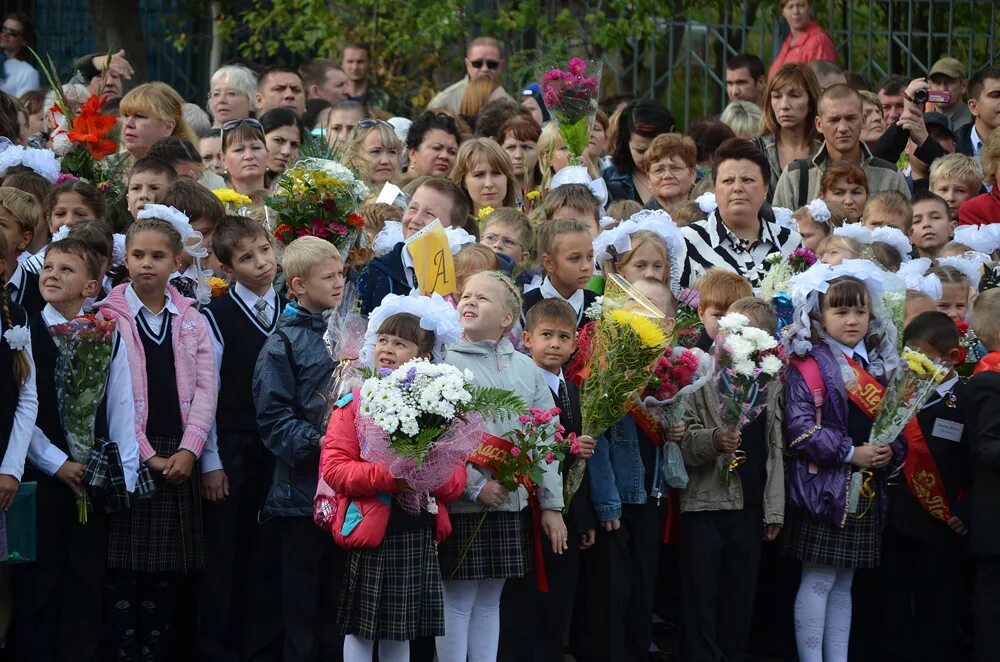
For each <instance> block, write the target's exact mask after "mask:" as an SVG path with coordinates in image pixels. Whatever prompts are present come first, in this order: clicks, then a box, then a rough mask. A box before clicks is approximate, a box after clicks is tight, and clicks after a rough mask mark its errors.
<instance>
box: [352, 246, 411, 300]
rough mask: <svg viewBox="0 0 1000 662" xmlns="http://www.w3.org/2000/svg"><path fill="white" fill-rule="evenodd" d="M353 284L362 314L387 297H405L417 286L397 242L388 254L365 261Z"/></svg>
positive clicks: (408, 254)
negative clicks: (389, 295) (366, 263)
mask: <svg viewBox="0 0 1000 662" xmlns="http://www.w3.org/2000/svg"><path fill="white" fill-rule="evenodd" d="M355 285H356V286H357V289H358V302H359V304H360V306H361V314H362V315H368V314H370V313H371V312H372V311H373V310H375V309H376V308H378V306H379V305H380V304H381V303H382V299H384V298H385V295H387V294H399V295H404V296H405V295H407V294H409V293H410V291H411V290H413V289H414V288H415V287H416V286H417V278H416V272H415V270H414V267H413V258H411V257H410V253H409V251H408V250H406V244H405V243H404V242H402V241H401V242H399V243H398V244H396V245H395V246H394V247H393V249H392V251H390V252H389V253H386V254H385V255H383V256H381V257H377V258H375V259H374V260H372V261H371V262H369V263H368V265H367V266H365V267H364V268H363V269H362V270H361V271H360V273H359V274H358V276H357V280H356V281H355Z"/></svg>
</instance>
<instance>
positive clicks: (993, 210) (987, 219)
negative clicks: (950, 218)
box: [958, 186, 1000, 225]
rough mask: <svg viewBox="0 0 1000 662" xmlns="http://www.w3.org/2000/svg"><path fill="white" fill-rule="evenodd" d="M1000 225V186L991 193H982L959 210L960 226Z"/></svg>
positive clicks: (964, 203)
mask: <svg viewBox="0 0 1000 662" xmlns="http://www.w3.org/2000/svg"><path fill="white" fill-rule="evenodd" d="M991 223H1000V186H994V187H993V191H992V192H991V193H980V194H979V195H977V196H976V197H974V198H970V199H969V200H966V201H965V202H963V203H962V206H961V207H959V208H958V224H959V225H990V224H991Z"/></svg>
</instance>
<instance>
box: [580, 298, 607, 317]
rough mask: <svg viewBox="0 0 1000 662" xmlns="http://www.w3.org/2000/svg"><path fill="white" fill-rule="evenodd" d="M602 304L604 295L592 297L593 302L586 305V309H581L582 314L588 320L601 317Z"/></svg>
mask: <svg viewBox="0 0 1000 662" xmlns="http://www.w3.org/2000/svg"><path fill="white" fill-rule="evenodd" d="M603 305H604V297H597V298H596V299H594V303H592V304H590V305H589V306H587V309H586V310H584V311H583V316H584V317H586V318H587V319H589V320H599V319H601V307H602V306H603Z"/></svg>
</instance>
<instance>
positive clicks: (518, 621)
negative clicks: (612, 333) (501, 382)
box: [498, 368, 597, 662]
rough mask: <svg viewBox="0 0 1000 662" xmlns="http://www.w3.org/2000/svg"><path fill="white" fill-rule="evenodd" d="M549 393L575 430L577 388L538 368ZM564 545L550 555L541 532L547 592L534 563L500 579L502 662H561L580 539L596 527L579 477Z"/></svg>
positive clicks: (568, 462)
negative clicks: (521, 572)
mask: <svg viewBox="0 0 1000 662" xmlns="http://www.w3.org/2000/svg"><path fill="white" fill-rule="evenodd" d="M539 372H540V373H541V374H542V377H543V378H544V379H545V382H546V384H547V385H548V387H549V390H550V391H551V392H552V398H553V400H554V401H555V403H556V406H557V407H559V409H560V410H561V411H560V414H559V423H560V424H561V425H562V426H563V427H564V428H566V433H567V434H569V433H575V434H577V435H579V434H580V433H581V432H580V423H581V420H582V419H581V416H580V392H579V390H578V389H577V387H576V386H575V385H573V384H571V383H569V382H568V381H567V380H566V379H565V378H564V376H563V374H562V372H561V371H560V374H558V375H555V374H553V373H551V372H549V371H548V370H543V369H541V368H539ZM578 461H580V460H578V459H577V458H576V457H574V456H568V457H567V458H566V459H565V460H564V461H563V466H562V472H563V480H564V481H565V479H566V472H567V471H569V468H570V467H571V466H572V465H573V463H574V462H578ZM564 519H565V521H566V530H567V545H568V548H567V549H566V551H565V552H563V553H562V554H553V553H552V545H551V543H550V541H549V540H548V539H547V538H545V537H544V536H543V537H542V555H543V559H544V563H545V575H546V578H547V579H548V585H549V590H548V592H547V593H542V592H539V591H538V588H537V584H536V581H537V573H538V569H537V568H535V569H533V570H532V571H531V572H529V573H528V574H527V575H525V576H524V577H521V578H516V579H509V580H507V583H506V584H504V589H503V598H502V600H501V602H500V655H499V658H498V659H500V660H502V661H503V662H562V660H563V659H564V657H565V654H564V650H563V648H564V638H565V634H566V629H567V628H568V627H569V624H570V620H571V618H572V615H573V605H574V599H575V596H576V587H577V579H578V578H579V575H580V553H581V550H580V541H581V539H582V538H583V536H584V534H585V533H586V532H587V531H588V530H592V529H595V528H596V527H597V520H596V519H595V517H594V508H593V504H592V503H591V501H590V485H589V482H588V481H587V480H586V479H584V481H583V483H582V484H581V485H580V489H579V490H578V491H577V493H576V496H574V497H573V502H572V503H571V504H570V508H569V512H568V513H566V515H565V516H564Z"/></svg>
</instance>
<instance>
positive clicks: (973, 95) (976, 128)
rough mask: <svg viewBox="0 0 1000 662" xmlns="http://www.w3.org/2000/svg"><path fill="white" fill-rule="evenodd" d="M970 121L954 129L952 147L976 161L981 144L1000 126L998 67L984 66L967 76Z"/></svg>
mask: <svg viewBox="0 0 1000 662" xmlns="http://www.w3.org/2000/svg"><path fill="white" fill-rule="evenodd" d="M969 112H970V113H972V117H973V119H972V121H971V122H969V123H968V124H966V125H965V126H963V127H961V128H959V129H958V130H957V131H956V132H955V148H956V149H957V150H958V151H959V152H961V153H962V154H966V155H968V156H971V157H974V158H975V159H976V160H977V161H978V160H979V153H980V152H981V151H982V149H983V143H985V142H986V139H987V138H988V137H989V135H990V133H992V132H993V129H995V128H997V127H998V126H1000V67H995V66H994V67H985V68H983V69H980V70H979V71H977V72H976V73H975V74H973V75H972V78H970V79H969Z"/></svg>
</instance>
